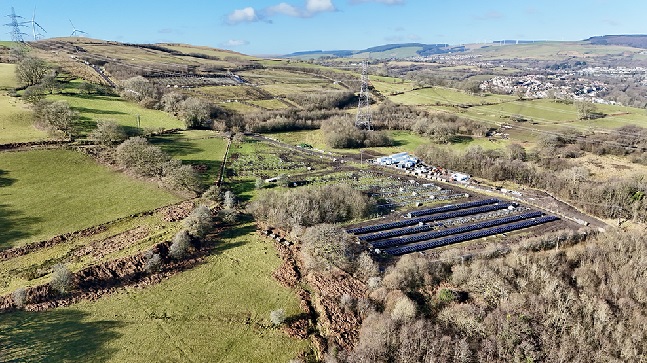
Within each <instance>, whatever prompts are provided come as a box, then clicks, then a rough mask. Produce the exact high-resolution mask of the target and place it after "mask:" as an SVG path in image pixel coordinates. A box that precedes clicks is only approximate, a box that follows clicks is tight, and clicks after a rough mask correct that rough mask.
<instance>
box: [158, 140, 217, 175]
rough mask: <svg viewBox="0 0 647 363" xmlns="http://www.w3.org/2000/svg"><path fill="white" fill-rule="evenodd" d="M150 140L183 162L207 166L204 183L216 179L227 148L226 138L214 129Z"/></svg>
mask: <svg viewBox="0 0 647 363" xmlns="http://www.w3.org/2000/svg"><path fill="white" fill-rule="evenodd" d="M150 142H151V143H153V144H155V145H157V146H159V147H161V148H162V150H164V151H165V152H167V153H168V154H170V155H172V156H173V157H174V158H176V159H179V160H182V161H183V162H185V163H188V164H194V165H205V166H207V170H206V174H205V175H204V178H205V179H204V182H205V183H209V182H211V183H213V182H214V181H215V180H216V178H217V177H218V171H219V170H220V165H222V159H223V158H224V156H225V151H226V150H227V140H225V139H224V138H223V137H222V136H220V135H219V134H217V133H216V132H214V131H206V130H190V131H181V132H179V133H177V134H173V135H163V136H157V137H154V138H152V139H151V140H150Z"/></svg>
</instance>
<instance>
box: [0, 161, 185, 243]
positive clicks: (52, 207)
mask: <svg viewBox="0 0 647 363" xmlns="http://www.w3.org/2000/svg"><path fill="white" fill-rule="evenodd" d="M0 200H1V202H0V230H2V231H3V233H1V234H0V248H5V247H10V246H16V245H20V244H24V243H26V242H29V241H35V240H42V239H46V238H50V237H52V236H54V235H57V234H61V233H65V232H71V231H75V230H78V229H82V228H86V227H90V226H93V225H96V224H99V223H103V222H106V221H109V220H112V219H115V218H118V217H122V216H126V215H129V214H132V213H135V212H140V211H144V210H149V209H153V208H156V207H159V206H163V205H166V204H170V203H174V202H176V201H178V200H179V199H178V198H177V197H176V196H174V195H172V194H170V193H168V192H166V191H164V190H161V189H159V188H157V187H155V186H153V185H150V184H147V183H145V182H140V181H135V180H131V179H129V178H128V177H126V176H123V175H122V174H120V173H117V172H113V171H110V170H108V169H106V168H104V167H102V166H100V165H97V164H96V163H95V162H94V161H93V160H92V159H90V158H89V157H86V156H84V155H81V154H78V153H75V152H72V151H65V150H39V151H28V152H19V153H9V152H5V153H0Z"/></svg>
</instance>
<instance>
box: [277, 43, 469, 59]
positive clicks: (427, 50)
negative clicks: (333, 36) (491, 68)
mask: <svg viewBox="0 0 647 363" xmlns="http://www.w3.org/2000/svg"><path fill="white" fill-rule="evenodd" d="M412 48H417V49H415V51H413V50H412ZM405 49H406V50H409V52H413V53H414V54H415V55H418V56H428V55H433V54H444V53H454V52H464V51H466V48H465V46H463V45H457V46H450V45H449V44H423V43H402V44H385V45H378V46H375V47H371V48H366V49H363V50H310V51H301V52H294V53H290V54H286V55H284V56H283V57H285V58H296V57H306V58H307V57H311V58H317V57H323V56H333V57H340V58H346V57H353V56H357V55H362V54H366V53H370V54H371V56H375V57H377V58H389V57H390V55H389V54H384V53H385V52H392V53H393V54H398V51H400V50H405Z"/></svg>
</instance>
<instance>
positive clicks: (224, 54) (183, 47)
mask: <svg viewBox="0 0 647 363" xmlns="http://www.w3.org/2000/svg"><path fill="white" fill-rule="evenodd" d="M160 45H161V46H163V47H164V48H169V49H173V50H177V51H179V52H182V53H187V54H191V53H198V54H206V55H209V56H213V57H219V58H221V59H225V60H226V59H227V58H229V59H233V60H258V58H256V57H254V56H249V55H245V54H241V53H236V52H232V51H227V50H222V49H215V48H209V47H201V46H195V45H189V44H160Z"/></svg>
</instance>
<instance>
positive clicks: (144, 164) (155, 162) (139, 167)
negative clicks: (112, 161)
mask: <svg viewBox="0 0 647 363" xmlns="http://www.w3.org/2000/svg"><path fill="white" fill-rule="evenodd" d="M116 158H117V163H118V164H119V165H120V166H121V167H123V168H127V169H131V170H133V171H135V172H136V173H137V174H139V175H142V176H157V177H160V176H162V175H163V171H164V163H166V162H167V161H169V160H170V159H171V158H170V157H169V156H168V155H166V154H165V153H164V152H163V151H162V149H160V148H159V147H157V146H153V145H150V144H149V143H148V141H147V140H146V139H145V138H143V137H139V136H137V137H131V138H130V139H128V140H126V141H124V142H123V143H121V144H120V145H119V146H118V147H117V154H116Z"/></svg>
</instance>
